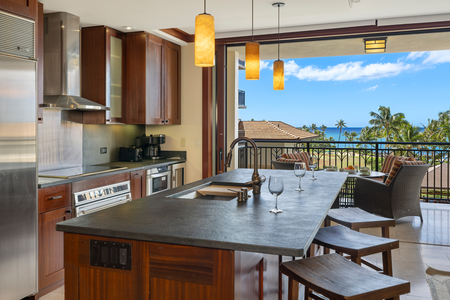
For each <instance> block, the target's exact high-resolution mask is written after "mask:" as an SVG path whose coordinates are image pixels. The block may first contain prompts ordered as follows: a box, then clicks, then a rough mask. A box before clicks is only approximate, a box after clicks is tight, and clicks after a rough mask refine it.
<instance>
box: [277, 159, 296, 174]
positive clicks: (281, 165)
mask: <svg viewBox="0 0 450 300" xmlns="http://www.w3.org/2000/svg"><path fill="white" fill-rule="evenodd" d="M294 164H295V162H285V161H277V160H272V166H273V168H274V169H277V170H292V171H294Z"/></svg>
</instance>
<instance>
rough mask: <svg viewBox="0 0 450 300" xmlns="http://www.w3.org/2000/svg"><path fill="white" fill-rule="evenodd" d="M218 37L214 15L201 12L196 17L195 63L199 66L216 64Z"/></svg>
mask: <svg viewBox="0 0 450 300" xmlns="http://www.w3.org/2000/svg"><path fill="white" fill-rule="evenodd" d="M215 44H216V38H215V33H214V17H213V16H211V15H209V14H200V15H198V16H197V17H196V18H195V65H196V66H197V67H212V66H214V56H215Z"/></svg>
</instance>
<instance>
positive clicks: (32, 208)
mask: <svg viewBox="0 0 450 300" xmlns="http://www.w3.org/2000/svg"><path fill="white" fill-rule="evenodd" d="M5 20H6V21H5ZM26 22H29V21H26V20H23V19H18V21H17V20H16V18H14V17H12V16H10V15H5V14H0V40H1V41H0V300H18V299H22V298H23V297H26V296H28V295H32V294H35V293H36V291H37V253H38V250H37V248H38V247H37V245H38V244H37V236H38V223H37V218H38V212H37V165H36V159H37V155H36V151H37V148H36V126H37V125H36V117H37V113H36V107H37V104H36V62H35V61H34V60H33V59H32V58H33V57H34V23H32V24H28V23H26ZM15 24H19V25H21V24H24V25H23V26H25V27H26V29H25V30H24V31H23V32H25V31H26V32H25V35H21V34H20V32H21V30H22V28H23V27H21V28H17V27H15V26H13V27H12V29H8V28H9V26H6V25H15ZM21 26H22V25H21ZM30 26H32V31H31V29H29V27H30ZM27 28H28V29H27ZM27 32H28V33H27ZM30 34H31V36H30V37H28V36H29V35H30ZM23 37H25V38H28V42H31V43H32V46H31V47H33V48H30V47H28V46H26V45H25V46H24V43H26V41H27V40H20V39H21V38H23ZM21 45H22V46H21ZM21 48H22V49H21ZM14 51H16V52H17V51H19V53H14ZM20 51H23V52H24V55H21V53H20ZM27 56H29V57H28V58H27Z"/></svg>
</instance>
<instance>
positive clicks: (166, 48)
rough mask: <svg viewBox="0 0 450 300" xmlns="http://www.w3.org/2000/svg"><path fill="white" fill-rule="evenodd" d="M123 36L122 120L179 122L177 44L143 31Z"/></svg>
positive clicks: (179, 77)
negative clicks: (124, 115) (123, 118)
mask: <svg viewBox="0 0 450 300" xmlns="http://www.w3.org/2000/svg"><path fill="white" fill-rule="evenodd" d="M126 36H127V37H126V41H127V42H126V44H127V46H126V49H127V51H126V71H125V76H126V83H125V86H126V99H127V102H126V109H125V110H126V123H127V124H147V125H167V124H181V103H180V101H181V72H180V71H181V47H180V46H178V45H175V44H172V43H170V42H167V41H165V40H163V39H161V38H158V37H156V36H153V35H151V34H149V33H146V32H137V33H129V34H127V35H126Z"/></svg>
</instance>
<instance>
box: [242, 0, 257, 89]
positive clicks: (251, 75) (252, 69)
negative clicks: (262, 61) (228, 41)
mask: <svg viewBox="0 0 450 300" xmlns="http://www.w3.org/2000/svg"><path fill="white" fill-rule="evenodd" d="M245 79H247V80H258V79H259V43H258V42H255V40H254V39H253V0H252V41H251V42H248V43H246V44H245Z"/></svg>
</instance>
